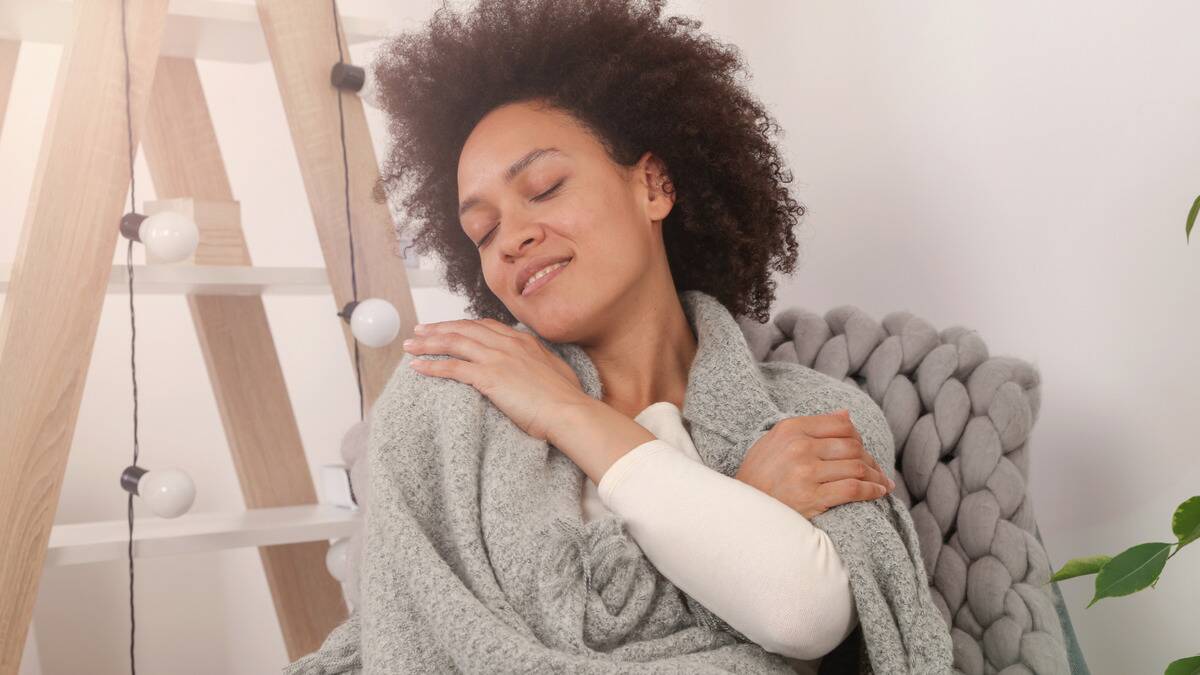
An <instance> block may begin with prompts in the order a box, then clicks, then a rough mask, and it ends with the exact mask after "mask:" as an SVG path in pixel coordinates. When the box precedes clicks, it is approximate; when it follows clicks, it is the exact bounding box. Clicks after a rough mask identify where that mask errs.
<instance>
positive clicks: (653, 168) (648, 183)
mask: <svg viewBox="0 0 1200 675" xmlns="http://www.w3.org/2000/svg"><path fill="white" fill-rule="evenodd" d="M634 179H635V180H636V181H637V182H638V184H639V187H642V188H644V191H645V195H646V202H645V207H646V215H647V216H649V217H650V220H652V221H656V220H662V219H663V218H666V217H667V214H669V213H670V212H671V207H673V206H674V205H675V186H674V184H673V183H672V181H671V177H670V174H669V173H667V165H666V164H665V163H663V161H662V160H661V159H659V158H658V157H657V156H656V155H654V154H653V153H652V152H650V151H646V153H645V154H643V155H642V158H641V159H639V160H638V162H637V165H636V166H635V167H634Z"/></svg>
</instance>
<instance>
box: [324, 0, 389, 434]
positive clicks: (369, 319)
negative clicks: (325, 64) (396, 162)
mask: <svg viewBox="0 0 1200 675" xmlns="http://www.w3.org/2000/svg"><path fill="white" fill-rule="evenodd" d="M330 4H331V5H332V6H333V34H334V37H335V38H337V49H338V61H337V63H336V64H334V66H333V69H332V72H331V73H330V77H329V79H330V82H331V83H332V84H333V85H334V90H335V91H336V92H337V103H338V122H339V125H340V126H339V128H340V135H341V139H342V168H343V172H344V176H345V195H344V196H345V203H346V232H347V234H348V235H349V238H350V291H351V293H352V297H353V299H352V300H351V301H350V302H348V303H346V306H345V307H343V308H342V311H340V312H338V316H340V317H342V320H343V321H346V322H347V323H349V324H350V332H351V334H353V335H354V375H355V380H356V381H357V383H358V417H359V419H360V420H365V419H366V404H365V402H364V399H363V386H362V366H361V364H360V361H359V351H358V344H359V343H360V342H361V343H362V344H364V345H366V346H368V347H383V346H385V345H387V344H389V343H390V342H392V341H393V340H395V339H396V336H397V335H399V334H400V313H399V312H397V311H396V308H395V307H394V306H392V303H390V302H388V301H387V300H383V299H382V298H369V299H367V300H363V301H362V302H359V300H358V274H357V272H356V269H355V264H354V228H353V227H351V224H350V160H349V159H348V157H347V152H346V115H345V112H344V111H343V110H342V91H343V90H345V89H350V90H357V89H358V88H360V87H361V86H362V84H363V81H364V78H363V77H362V70H363V69H362V68H360V67H358V66H352V65H350V64H348V63H346V58H345V56H344V55H343V51H342V33H341V30H340V28H339V21H338V9H337V0H330Z"/></svg>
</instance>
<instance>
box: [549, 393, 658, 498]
mask: <svg viewBox="0 0 1200 675" xmlns="http://www.w3.org/2000/svg"><path fill="white" fill-rule="evenodd" d="M654 439H655V436H654V434H652V433H650V431H649V430H648V429H646V428H645V427H643V426H642V425H640V424H638V423H637V422H635V421H634V420H633V419H631V418H629V417H627V416H625V415H624V414H623V413H621V412H618V411H617V410H616V409H614V408H613V407H612V406H610V405H608V404H607V403H605V402H603V401H601V400H598V399H594V398H591V397H588V396H584V397H583V398H581V399H580V400H577V401H576V402H573V403H571V404H567V405H565V406H563V408H562V410H561V414H560V415H559V416H558V421H557V424H556V426H555V427H554V428H552V429H551V430H550V432H549V433H548V434H547V441H549V443H550V444H551V445H553V446H554V447H556V448H558V449H559V450H560V451H562V453H563V454H564V455H566V456H567V457H569V458H570V459H571V461H573V462H575V464H576V465H577V466H579V468H581V469H583V472H584V473H586V474H587V476H588V477H589V478H591V479H592V482H593V483H595V484H596V485H599V484H600V479H601V478H602V477H603V476H604V474H605V472H607V471H608V469H609V467H611V466H612V465H613V464H614V463H615V462H616V461H617V460H618V459H620V458H621V457H623V456H624V455H625V454H626V453H628V452H629V451H630V450H632V449H634V448H636V447H637V446H639V445H641V444H642V443H645V442H647V441H652V440H654Z"/></svg>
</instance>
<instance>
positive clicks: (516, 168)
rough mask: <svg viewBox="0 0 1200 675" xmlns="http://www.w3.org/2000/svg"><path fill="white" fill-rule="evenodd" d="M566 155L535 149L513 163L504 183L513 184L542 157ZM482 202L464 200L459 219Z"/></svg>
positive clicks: (473, 197)
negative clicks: (514, 180)
mask: <svg viewBox="0 0 1200 675" xmlns="http://www.w3.org/2000/svg"><path fill="white" fill-rule="evenodd" d="M565 154H566V153H564V152H562V151H561V150H559V149H558V148H535V149H533V150H530V151H529V152H527V153H526V154H525V156H524V157H522V158H521V159H518V160H517V161H515V162H513V163H512V165H511V166H509V167H508V169H506V170H505V171H504V182H505V183H511V182H512V181H513V179H514V178H516V177H517V175H518V174H520V173H521V172H522V171H524V170H525V169H527V168H528V167H529V165H530V164H533V163H534V162H536V161H537V160H539V159H541V158H542V157H548V156H550V155H565ZM481 201H483V200H482V199H481V198H480V197H477V196H471V197H467V198H466V199H464V200H463V202H462V204H459V206H458V217H459V218H461V217H462V216H463V214H464V213H466V212H467V211H470V210H471V209H473V208H475V207H476V206H478V205H479V203H480V202H481Z"/></svg>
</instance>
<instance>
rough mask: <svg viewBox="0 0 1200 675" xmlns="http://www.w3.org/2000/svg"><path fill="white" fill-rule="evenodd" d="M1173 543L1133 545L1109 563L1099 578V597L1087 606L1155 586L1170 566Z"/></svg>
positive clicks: (1093, 598)
mask: <svg viewBox="0 0 1200 675" xmlns="http://www.w3.org/2000/svg"><path fill="white" fill-rule="evenodd" d="M1170 550H1171V544H1168V543H1166V542H1151V543H1149V544H1138V545H1137V546H1131V547H1129V548H1127V549H1125V550H1124V551H1121V552H1120V553H1118V554H1117V556H1116V557H1115V558H1113V559H1112V560H1110V561H1108V564H1106V565H1105V566H1104V567H1103V568H1102V569H1101V570H1100V573H1099V574H1097V575H1096V594H1095V596H1094V597H1092V601H1091V602H1089V603H1088V607H1091V606H1092V605H1094V604H1096V602H1097V601H1099V600H1100V599H1102V598H1115V597H1117V596H1120V595H1129V594H1130V593H1135V592H1137V591H1140V590H1142V589H1143V588H1145V587H1147V586H1149V585H1150V584H1152V583H1154V582H1155V581H1156V580H1157V579H1158V575H1159V574H1161V573H1162V570H1163V566H1164V565H1166V564H1167V553H1168V552H1169V551H1170Z"/></svg>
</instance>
